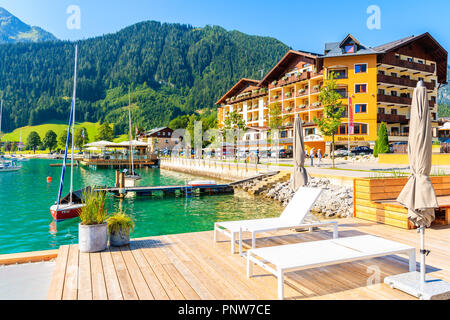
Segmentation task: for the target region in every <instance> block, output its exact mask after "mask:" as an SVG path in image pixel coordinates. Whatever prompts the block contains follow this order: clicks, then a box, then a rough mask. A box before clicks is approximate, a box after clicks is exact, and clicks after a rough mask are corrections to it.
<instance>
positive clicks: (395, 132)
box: [391, 127, 400, 136]
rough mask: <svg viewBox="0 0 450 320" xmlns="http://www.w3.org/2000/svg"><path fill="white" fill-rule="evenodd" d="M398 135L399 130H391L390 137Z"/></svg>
mask: <svg viewBox="0 0 450 320" xmlns="http://www.w3.org/2000/svg"><path fill="white" fill-rule="evenodd" d="M399 134H400V129H399V128H398V127H392V128H391V136H398V135H399Z"/></svg>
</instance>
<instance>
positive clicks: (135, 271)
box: [120, 246, 154, 300]
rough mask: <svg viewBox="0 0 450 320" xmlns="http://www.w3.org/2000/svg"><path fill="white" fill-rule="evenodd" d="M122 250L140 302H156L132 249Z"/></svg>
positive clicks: (125, 248)
mask: <svg viewBox="0 0 450 320" xmlns="http://www.w3.org/2000/svg"><path fill="white" fill-rule="evenodd" d="M120 250H121V251H122V256H123V259H124V262H125V264H126V266H127V270H128V274H129V275H130V278H131V280H132V281H133V285H134V288H135V289H136V294H137V295H138V298H139V300H154V297H153V295H152V293H151V291H150V289H149V287H148V285H147V282H146V281H145V279H144V277H143V276H142V273H141V270H140V268H139V267H138V265H137V263H136V260H135V259H134V256H133V254H132V253H131V250H130V247H129V246H126V247H122V248H120Z"/></svg>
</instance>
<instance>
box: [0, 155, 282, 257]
mask: <svg viewBox="0 0 450 320" xmlns="http://www.w3.org/2000/svg"><path fill="white" fill-rule="evenodd" d="M50 163H55V161H52V160H37V159H33V160H30V161H29V162H23V163H22V165H23V168H22V170H20V171H18V172H10V173H7V172H4V173H0V254H6V253H15V252H27V251H35V250H47V249H57V248H58V247H59V246H60V245H63V244H72V243H77V242H78V223H79V219H78V218H76V219H71V220H67V221H63V222H58V223H55V222H54V221H53V219H52V217H51V215H50V211H49V208H50V206H51V205H52V204H53V203H54V202H55V201H56V197H57V192H58V188H59V179H60V174H61V168H58V167H50V166H49V165H50ZM138 172H139V173H140V174H141V176H142V180H140V181H139V185H145V186H150V185H153V186H156V185H180V184H184V183H185V181H186V180H191V179H194V178H195V177H193V176H190V175H186V174H180V173H177V172H171V171H167V170H160V169H139V170H138ZM48 176H50V177H52V179H53V181H52V182H51V183H47V181H46V179H47V177H48ZM114 177H115V175H114V170H109V169H98V170H94V169H88V168H83V167H80V168H77V167H76V168H74V189H75V190H77V189H81V188H83V187H85V186H92V185H97V186H103V185H108V186H112V185H114ZM69 179H70V169H69V170H67V171H66V184H65V187H64V195H65V194H67V193H68V191H69V183H70V180H69ZM107 208H108V213H113V212H115V211H119V210H122V211H124V212H126V213H128V214H130V215H131V216H132V217H133V219H134V221H135V223H136V228H135V230H134V232H133V233H132V235H131V236H132V237H133V238H139V237H147V236H155V235H164V234H176V233H186V232H196V231H207V230H213V228H214V222H215V221H225V220H240V219H255V218H260V217H272V216H278V215H279V214H280V212H281V211H282V207H281V206H280V205H278V204H276V203H274V202H273V201H270V200H265V199H262V198H256V199H255V198H253V197H251V196H249V195H248V194H247V193H246V192H241V191H237V192H236V193H235V194H234V195H220V196H211V197H209V196H202V197H194V198H185V197H181V196H180V197H163V196H154V197H150V198H149V197H136V196H133V195H131V196H129V197H127V198H125V199H123V200H119V199H117V198H114V197H112V196H111V195H108V197H107Z"/></svg>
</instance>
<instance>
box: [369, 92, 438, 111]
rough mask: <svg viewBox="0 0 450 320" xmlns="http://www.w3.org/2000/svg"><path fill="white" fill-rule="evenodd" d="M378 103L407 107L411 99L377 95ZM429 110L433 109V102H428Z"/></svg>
mask: <svg viewBox="0 0 450 320" xmlns="http://www.w3.org/2000/svg"><path fill="white" fill-rule="evenodd" d="M377 100H378V103H380V102H381V103H384V104H387V105H398V106H405V107H409V106H411V104H412V99H411V98H408V97H399V96H389V95H386V94H378V96H377ZM429 104H430V109H432V108H434V104H435V103H434V102H433V101H431V100H430V101H429Z"/></svg>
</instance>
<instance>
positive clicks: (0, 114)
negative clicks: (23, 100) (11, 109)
mask: <svg viewBox="0 0 450 320" xmlns="http://www.w3.org/2000/svg"><path fill="white" fill-rule="evenodd" d="M2 115H3V99H2V101H1V104H0V134H1V133H2Z"/></svg>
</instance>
